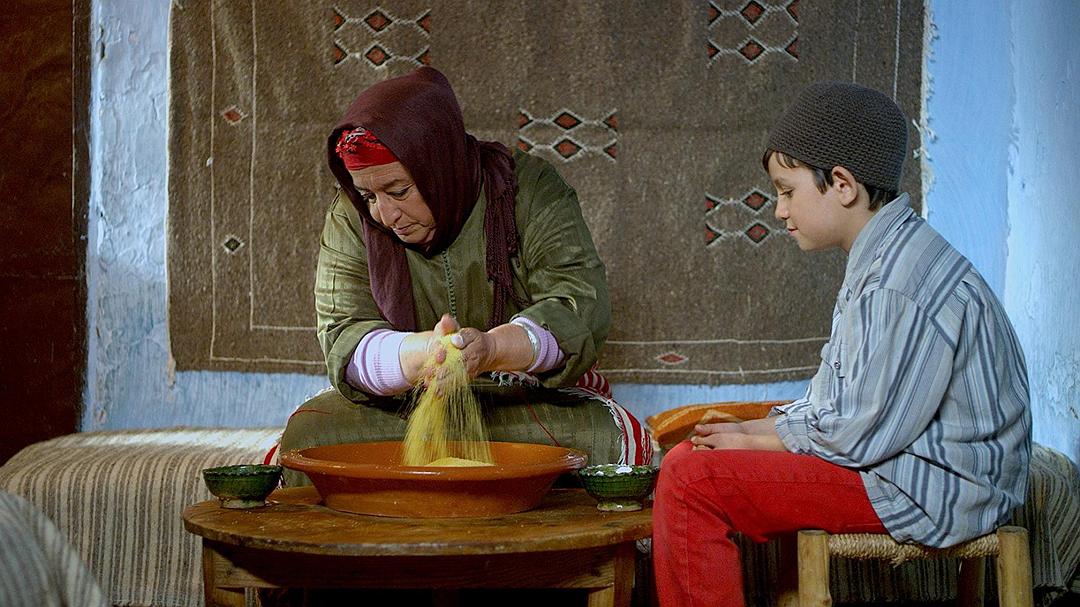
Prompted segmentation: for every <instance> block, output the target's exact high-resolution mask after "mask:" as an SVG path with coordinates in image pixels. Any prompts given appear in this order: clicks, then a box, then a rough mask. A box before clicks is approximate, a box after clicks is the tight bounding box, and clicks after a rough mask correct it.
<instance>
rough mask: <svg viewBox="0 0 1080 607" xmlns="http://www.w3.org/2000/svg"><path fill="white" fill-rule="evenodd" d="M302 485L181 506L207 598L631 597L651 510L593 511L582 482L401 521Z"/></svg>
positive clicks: (231, 601)
mask: <svg viewBox="0 0 1080 607" xmlns="http://www.w3.org/2000/svg"><path fill="white" fill-rule="evenodd" d="M318 501H319V499H318V494H317V493H315V491H314V489H312V488H310V487H299V488H293V489H280V490H278V491H276V492H274V494H273V495H271V497H270V500H269V502H270V504H269V505H268V506H265V507H262V508H255V509H250V510H230V509H226V508H222V507H221V506H220V505H219V503H218V501H217V500H211V501H206V502H200V503H198V504H194V505H192V506H189V507H188V508H186V509H185V510H184V512H183V518H184V527H185V528H187V530H188V531H190V532H191V533H194V534H196V535H199V536H201V537H202V538H203V539H202V543H203V582H204V585H205V595H206V605H208V606H210V605H230V606H231V605H243V604H244V591H243V589H244V588H286V587H292V588H433V589H457V588H583V589H586V590H587V591H588V593H589V594H588V604H589V605H590V607H593V606H600V605H604V606H608V605H612V606H614V605H629V603H630V591H631V587H632V586H633V581H634V559H635V547H634V543H635V541H636V540H638V539H641V538H645V537H649V536H650V535H651V534H652V521H651V517H652V510H651V508H649V507H648V506H646V508H645V509H644V510H641V511H638V512H600V511H599V510H597V509H596V502H595V500H593V499H592V498H590V497H589V496H588V495H586V494H585V492H584V491H582V490H580V489H555V490H552V491H551V492H550V493H549V494H548V495H547V496H546V497H545V498H544V500H543V502H541V504H540V506H539V507H537V508H535V509H533V510H529V511H527V512H521V513H518V514H511V515H507V516H501V517H495V518H442V519H403V518H384V517H375V516H364V515H359V514H349V513H345V512H338V511H336V510H331V509H329V508H326V507H324V506H321V505H319V504H318Z"/></svg>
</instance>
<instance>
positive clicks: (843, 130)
mask: <svg viewBox="0 0 1080 607" xmlns="http://www.w3.org/2000/svg"><path fill="white" fill-rule="evenodd" d="M765 148H766V149H767V150H770V151H774V152H780V153H782V154H783V155H785V156H787V157H788V158H789V159H790V160H798V161H799V162H801V163H803V164H804V165H806V166H808V167H811V168H813V167H820V168H821V169H824V171H825V175H823V177H824V178H825V183H829V181H831V179H832V177H831V175H829V171H831V170H832V168H833V167H835V166H842V167H844V168H845V169H847V170H849V171H851V174H852V175H854V176H855V179H856V180H858V181H859V183H861V184H863V185H864V186H866V189H867V191H869V190H870V188H871V187H873V188H876V189H880V190H884V191H886V192H890V191H891V192H897V191H899V190H900V175H901V173H902V172H903V169H904V160H905V159H906V157H907V119H906V118H905V117H904V113H903V112H902V111H901V110H900V107H899V106H897V105H896V102H895V101H893V100H892V99H890V98H889V97H888V96H887V95H885V94H884V93H882V92H880V91H876V90H874V89H872V88H868V87H865V86H862V85H860V84H855V83H853V82H832V81H828V82H815V83H813V84H811V85H810V86H808V87H806V88H805V89H803V91H802V92H801V93H799V96H798V97H797V98H796V99H795V101H794V102H792V103H791V105H790V106H788V108H787V109H786V110H785V111H784V114H783V115H782V116H781V117H780V119H779V120H778V121H777V122H776V125H775V126H773V129H772V132H770V133H769V140H768V142H766V144H765ZM768 159H769V153H768V152H766V154H765V157H764V160H765V163H764V164H765V168H766V170H768Z"/></svg>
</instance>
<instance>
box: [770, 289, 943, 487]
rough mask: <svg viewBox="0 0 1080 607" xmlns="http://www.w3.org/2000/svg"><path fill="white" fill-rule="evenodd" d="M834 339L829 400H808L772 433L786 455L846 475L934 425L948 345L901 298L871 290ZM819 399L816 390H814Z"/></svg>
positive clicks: (922, 314) (916, 307) (856, 304)
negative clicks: (818, 461)
mask: <svg viewBox="0 0 1080 607" xmlns="http://www.w3.org/2000/svg"><path fill="white" fill-rule="evenodd" d="M851 306H852V308H851V309H849V310H848V311H847V313H846V314H845V316H846V319H845V323H844V324H845V326H844V327H842V328H841V331H842V333H841V336H840V339H839V340H836V339H835V338H834V340H833V342H832V351H831V352H830V360H832V361H834V363H833V368H831V369H830V368H829V367H826V366H824V365H823V366H822V369H821V370H820V371H819V373H830V374H832V377H831V378H830V381H829V382H818V381H815V382H814V383H815V384H817V385H827V386H832V389H831V390H829V394H822V393H812V394H811V396H810V402H809V404H808V405H806V406H804V407H792V408H791V409H789V410H788V411H787V412H786V413H787V415H785V416H784V417H783V418H781V419H779V420H777V423H776V430H777V433H778V434H779V435H780V438H781V440H783V441H784V444H785V445H786V446H787V448H788V450H789V451H792V452H795V453H808V454H812V455H816V456H818V457H820V458H822V459H824V460H826V461H829V462H832V463H835V464H838V465H841V466H847V467H851V468H860V467H865V466H871V465H873V464H876V463H878V462H880V461H882V460H885V459H888V458H890V457H892V456H893V455H895V454H897V453H898V452H900V451H901V450H903V449H904V448H906V447H907V446H908V445H910V444H911V443H912V442H913V441H914V440H915V439H916V438H918V437H919V436H920V435H921V434H922V433H923V431H924V430H925V429H926V427H927V425H928V424H929V423H930V421H931V420H932V419H933V418H934V415H935V413H936V412H937V410H938V407H939V406H940V405H941V400H942V398H943V397H944V394H945V391H946V389H947V388H948V386H949V382H950V380H951V379H952V365H953V353H954V351H955V344H953V343H951V342H950V340H949V339H947V338H946V336H945V335H944V334H943V333H942V331H941V329H940V327H939V326H938V325H937V324H936V323H935V322H934V319H933V318H932V317H930V316H929V315H928V314H927V313H926V311H925V310H924V309H922V308H921V307H920V306H919V305H918V304H917V303H915V302H914V301H913V300H912V299H911V298H909V297H908V296H906V295H904V294H902V293H900V292H897V291H893V290H888V289H875V290H871V291H867V292H865V293H863V294H862V296H860V297H859V298H858V299H857V300H855V301H853V302H852V303H851ZM822 392H824V390H823V391H822Z"/></svg>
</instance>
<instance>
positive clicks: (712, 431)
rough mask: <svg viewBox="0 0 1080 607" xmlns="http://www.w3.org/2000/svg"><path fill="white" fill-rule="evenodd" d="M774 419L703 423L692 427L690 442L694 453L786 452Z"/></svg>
mask: <svg viewBox="0 0 1080 607" xmlns="http://www.w3.org/2000/svg"><path fill="white" fill-rule="evenodd" d="M775 423H776V418H775V417H764V418H761V419H754V420H749V421H745V422H718V423H703V424H697V425H696V426H694V435H693V436H692V437H690V442H691V443H693V445H694V451H704V450H711V449H755V450H764V451H786V450H787V448H786V447H784V443H783V441H781V440H780V435H778V434H777V433H776V426H775Z"/></svg>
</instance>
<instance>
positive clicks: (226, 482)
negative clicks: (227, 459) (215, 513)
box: [202, 464, 281, 508]
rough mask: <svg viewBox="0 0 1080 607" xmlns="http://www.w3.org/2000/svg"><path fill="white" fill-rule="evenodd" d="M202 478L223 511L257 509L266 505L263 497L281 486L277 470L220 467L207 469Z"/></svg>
mask: <svg viewBox="0 0 1080 607" xmlns="http://www.w3.org/2000/svg"><path fill="white" fill-rule="evenodd" d="M202 475H203V480H204V481H205V482H206V488H207V489H209V490H210V493H213V494H214V495H215V496H217V497H218V498H219V499H220V500H221V506H222V507H223V508H257V507H259V506H262V505H265V504H266V497H267V496H268V495H270V492H271V491H273V490H274V489H276V488H277V486H278V484H280V483H281V466H264V465H261V464H241V465H237V466H221V467H219V468H207V469H205V470H203V471H202Z"/></svg>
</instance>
